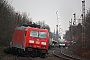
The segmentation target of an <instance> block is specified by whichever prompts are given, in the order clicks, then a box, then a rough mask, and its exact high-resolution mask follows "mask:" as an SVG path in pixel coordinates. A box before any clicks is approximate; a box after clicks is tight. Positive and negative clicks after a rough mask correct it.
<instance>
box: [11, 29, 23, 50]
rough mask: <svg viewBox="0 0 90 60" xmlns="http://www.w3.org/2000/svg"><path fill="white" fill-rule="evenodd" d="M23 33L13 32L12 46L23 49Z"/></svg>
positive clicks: (19, 31)
mask: <svg viewBox="0 0 90 60" xmlns="http://www.w3.org/2000/svg"><path fill="white" fill-rule="evenodd" d="M24 44H25V32H24V31H23V30H15V31H14V35H13V38H12V46H13V47H16V48H21V49H24Z"/></svg>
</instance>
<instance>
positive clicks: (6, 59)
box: [2, 54, 33, 60]
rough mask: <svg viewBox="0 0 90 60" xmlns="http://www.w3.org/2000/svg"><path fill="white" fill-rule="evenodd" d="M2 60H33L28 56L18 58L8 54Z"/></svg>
mask: <svg viewBox="0 0 90 60" xmlns="http://www.w3.org/2000/svg"><path fill="white" fill-rule="evenodd" d="M2 60H33V59H32V58H31V57H30V56H28V57H22V56H18V55H11V54H8V55H7V56H5V57H4V58H3V59H2Z"/></svg>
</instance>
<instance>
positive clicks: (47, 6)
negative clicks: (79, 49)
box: [8, 0, 90, 32]
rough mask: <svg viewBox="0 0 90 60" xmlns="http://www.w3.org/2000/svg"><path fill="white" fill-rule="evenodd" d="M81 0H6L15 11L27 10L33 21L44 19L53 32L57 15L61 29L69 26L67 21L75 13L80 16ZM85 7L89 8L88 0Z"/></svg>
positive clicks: (89, 0)
mask: <svg viewBox="0 0 90 60" xmlns="http://www.w3.org/2000/svg"><path fill="white" fill-rule="evenodd" d="M81 1H82V0H8V2H9V3H10V4H11V5H12V6H13V7H14V8H15V11H20V12H27V13H29V16H30V17H32V19H33V21H35V22H36V21H39V20H40V21H43V20H44V21H45V23H46V24H48V25H49V26H50V28H51V31H52V32H53V31H54V29H56V24H57V15H56V11H58V15H59V17H60V20H59V21H60V25H61V28H62V29H63V30H67V29H68V27H69V21H70V19H71V18H72V19H73V13H76V15H77V16H76V17H77V19H78V18H80V14H81V10H82V8H81V7H82V2H81ZM86 8H87V9H88V8H90V0H86Z"/></svg>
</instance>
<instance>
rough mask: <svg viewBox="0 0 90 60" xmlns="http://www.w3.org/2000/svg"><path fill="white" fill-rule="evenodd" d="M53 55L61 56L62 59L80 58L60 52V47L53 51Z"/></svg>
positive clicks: (77, 59) (76, 59)
mask: <svg viewBox="0 0 90 60" xmlns="http://www.w3.org/2000/svg"><path fill="white" fill-rule="evenodd" d="M53 55H54V56H56V57H58V58H61V59H63V60H82V59H80V58H76V57H72V56H70V55H66V54H64V53H63V52H62V49H59V52H58V50H54V51H53Z"/></svg>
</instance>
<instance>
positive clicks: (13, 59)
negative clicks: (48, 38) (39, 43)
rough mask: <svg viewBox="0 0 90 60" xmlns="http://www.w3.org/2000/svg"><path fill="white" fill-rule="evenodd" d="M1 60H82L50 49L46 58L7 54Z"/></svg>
mask: <svg viewBox="0 0 90 60" xmlns="http://www.w3.org/2000/svg"><path fill="white" fill-rule="evenodd" d="M3 60H83V59H80V58H75V57H72V56H70V55H66V54H64V53H63V52H62V49H59V48H58V49H51V50H49V54H48V55H47V56H46V58H40V57H34V58H31V57H30V56H25V57H23V56H18V55H10V54H8V55H7V56H6V57H5V59H3Z"/></svg>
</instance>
